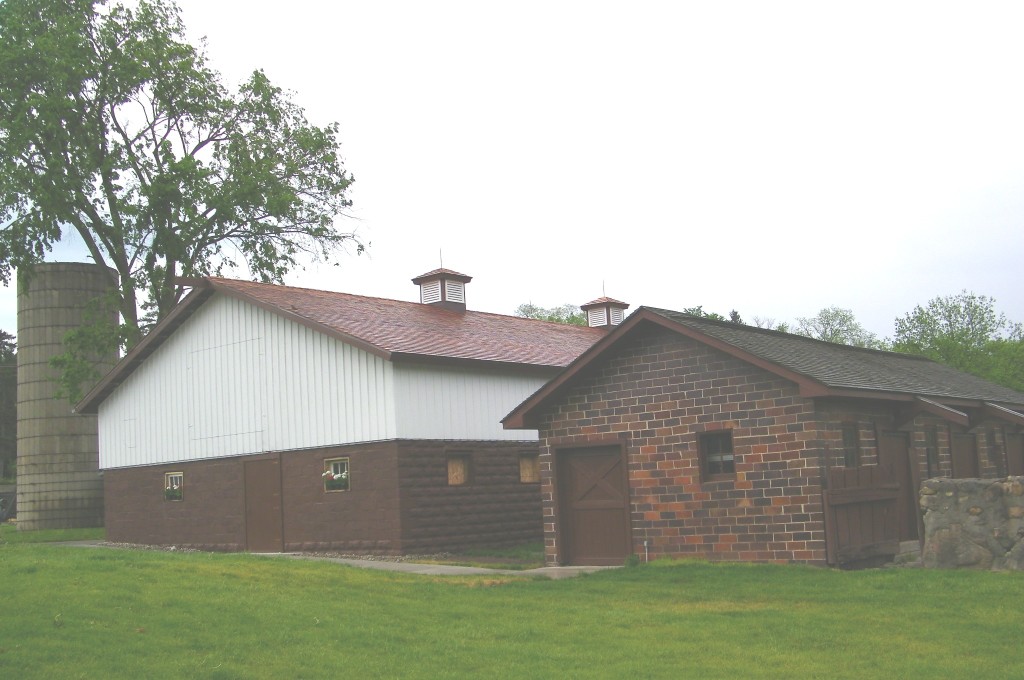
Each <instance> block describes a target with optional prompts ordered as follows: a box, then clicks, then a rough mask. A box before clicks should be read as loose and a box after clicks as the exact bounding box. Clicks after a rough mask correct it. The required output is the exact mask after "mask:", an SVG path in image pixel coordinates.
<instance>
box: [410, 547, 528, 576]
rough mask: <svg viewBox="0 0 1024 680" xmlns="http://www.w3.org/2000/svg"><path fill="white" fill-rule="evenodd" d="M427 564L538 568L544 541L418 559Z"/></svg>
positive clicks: (492, 567)
mask: <svg viewBox="0 0 1024 680" xmlns="http://www.w3.org/2000/svg"><path fill="white" fill-rule="evenodd" d="M417 561H418V562H423V563H426V564H453V565H457V566H461V567H485V568H489V569H511V570H516V571H520V570H523V569H538V568H540V567H543V566H544V543H543V542H538V543H528V544H526V545H519V546H515V547H511V548H480V549H473V550H465V551H462V552H461V553H459V554H457V555H452V556H450V557H446V558H427V559H420V560H417Z"/></svg>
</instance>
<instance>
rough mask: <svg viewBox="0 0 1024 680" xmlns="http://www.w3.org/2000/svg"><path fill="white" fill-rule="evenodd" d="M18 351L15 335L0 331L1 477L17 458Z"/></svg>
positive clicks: (8, 472) (9, 469)
mask: <svg viewBox="0 0 1024 680" xmlns="http://www.w3.org/2000/svg"><path fill="white" fill-rule="evenodd" d="M17 424H18V352H17V347H16V345H15V343H14V336H13V335H11V334H10V333H8V332H6V331H0V477H4V476H8V475H9V474H10V471H11V470H12V469H13V465H14V461H15V459H16V458H17V437H16V432H17Z"/></svg>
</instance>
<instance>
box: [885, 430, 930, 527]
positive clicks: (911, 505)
mask: <svg viewBox="0 0 1024 680" xmlns="http://www.w3.org/2000/svg"><path fill="white" fill-rule="evenodd" d="M878 464H879V465H881V466H883V467H885V468H887V469H888V476H889V479H890V480H891V481H893V482H896V483H897V484H899V485H900V495H899V499H898V501H897V505H898V508H899V523H900V540H901V541H913V540H917V538H918V532H917V524H918V515H919V514H920V511H919V510H918V508H919V507H920V502H919V501H918V498H917V495H918V492H919V491H920V489H919V486H920V484H919V481H918V479H917V476H918V475H917V474H915V472H916V470H915V469H914V467H913V466H912V464H911V460H910V442H909V440H908V438H907V433H906V432H881V433H879V435H878Z"/></svg>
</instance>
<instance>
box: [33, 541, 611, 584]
mask: <svg viewBox="0 0 1024 680" xmlns="http://www.w3.org/2000/svg"><path fill="white" fill-rule="evenodd" d="M51 545H66V546H70V547H77V548H106V547H113V548H116V547H118V546H107V545H105V544H104V542H103V541H62V542H59V543H53V544H51ZM251 554H253V555H257V556H259V557H287V558H291V559H296V560H319V561H322V562H334V563H335V564H346V565H348V566H350V567H359V568H360V569H378V570H380V571H398V572H402V573H404V574H423V575H425V576H481V575H487V574H502V575H508V576H527V577H534V576H540V577H543V578H550V579H562V578H572V577H573V576H579V575H580V574H589V573H591V572H595V571H601V570H603V569H619V567H540V568H538V569H487V568H486V567H460V566H456V565H453V564H418V563H415V562H391V561H388V560H359V559H353V558H348V557H327V556H323V555H307V554H305V553H251Z"/></svg>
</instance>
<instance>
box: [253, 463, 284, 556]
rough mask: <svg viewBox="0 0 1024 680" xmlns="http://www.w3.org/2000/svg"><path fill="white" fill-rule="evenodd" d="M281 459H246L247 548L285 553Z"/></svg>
mask: <svg viewBox="0 0 1024 680" xmlns="http://www.w3.org/2000/svg"><path fill="white" fill-rule="evenodd" d="M282 522H283V520H282V516H281V461H279V460H278V459H276V458H266V459H263V460H247V461H245V548H246V550H248V551H249V552H281V551H283V550H284V532H283V530H282Z"/></svg>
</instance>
